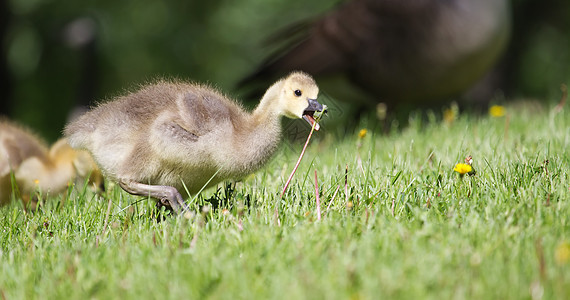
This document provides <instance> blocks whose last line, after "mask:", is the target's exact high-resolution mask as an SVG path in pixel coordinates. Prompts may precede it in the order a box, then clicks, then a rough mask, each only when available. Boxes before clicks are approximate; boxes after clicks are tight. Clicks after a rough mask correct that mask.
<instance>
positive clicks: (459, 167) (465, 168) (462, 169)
mask: <svg viewBox="0 0 570 300" xmlns="http://www.w3.org/2000/svg"><path fill="white" fill-rule="evenodd" d="M453 171H455V172H457V173H459V174H461V175H465V174H466V173H471V172H473V167H471V166H470V165H468V164H463V163H459V164H456V165H455V168H453Z"/></svg>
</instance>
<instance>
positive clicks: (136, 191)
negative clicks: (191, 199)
mask: <svg viewBox="0 0 570 300" xmlns="http://www.w3.org/2000/svg"><path fill="white" fill-rule="evenodd" d="M119 185H120V186H121V188H123V190H125V191H126V192H127V193H129V194H132V195H137V196H150V197H152V198H156V199H158V201H160V203H161V204H163V205H165V206H170V207H171V208H172V210H174V212H175V213H176V214H181V213H184V212H187V211H188V206H187V205H186V203H185V202H184V199H182V196H181V195H180V193H179V192H178V191H177V190H176V188H174V187H172V186H167V185H148V184H142V183H139V182H136V181H133V180H124V179H122V180H120V181H119Z"/></svg>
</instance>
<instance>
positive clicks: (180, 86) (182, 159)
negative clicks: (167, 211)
mask: <svg viewBox="0 0 570 300" xmlns="http://www.w3.org/2000/svg"><path fill="white" fill-rule="evenodd" d="M295 91H300V93H302V94H303V95H302V96H296V95H295V94H294V92H295ZM317 94H318V88H317V86H316V84H315V83H314V81H313V80H312V78H311V77H310V76H308V75H306V74H304V73H293V74H291V75H290V76H288V77H287V78H286V79H282V80H280V81H278V82H277V83H275V84H274V85H273V86H272V87H270V88H269V89H268V91H267V92H266V94H265V96H264V97H263V99H262V100H261V103H260V104H259V106H258V107H257V108H256V109H255V111H253V112H252V113H250V112H247V111H245V110H244V109H243V108H242V107H241V106H240V105H238V104H237V103H236V102H235V101H233V100H231V99H228V98H227V97H225V96H224V95H222V94H221V93H219V92H217V91H215V90H213V89H211V88H209V87H207V86H203V85H198V84H192V83H184V82H164V81H162V82H158V83H155V84H151V85H147V86H145V87H143V88H141V89H140V90H138V91H136V92H134V93H131V94H128V95H126V96H123V97H120V98H118V99H116V100H114V101H111V102H107V103H105V104H102V105H100V106H98V107H96V108H94V109H93V110H91V111H90V112H88V113H86V114H85V115H83V116H81V117H80V118H79V119H78V120H76V121H75V122H73V123H71V124H69V125H68V126H67V128H66V130H65V133H66V135H67V136H68V138H69V140H70V143H71V145H72V146H73V147H77V148H84V149H87V150H89V151H90V152H91V153H92V154H93V157H94V158H95V160H96V161H97V163H98V164H99V166H100V167H101V169H102V170H103V172H104V174H105V175H106V176H108V177H109V178H110V179H112V180H115V181H118V182H120V183H121V186H122V187H123V188H124V189H125V190H127V191H128V192H130V193H133V194H137V195H144V194H145V193H146V194H147V195H151V196H153V197H156V198H162V199H167V200H169V201H172V200H170V199H169V198H171V197H173V196H172V194H173V193H174V192H173V191H172V189H171V188H172V187H173V188H175V189H176V191H177V192H184V191H185V190H186V189H188V191H189V192H190V193H196V192H198V191H199V190H200V189H201V188H202V187H204V186H205V185H206V183H207V182H208V180H210V178H212V177H213V178H212V180H211V181H210V184H209V185H210V186H211V185H213V184H216V183H218V182H220V181H222V180H225V179H232V178H239V177H242V176H244V175H247V174H249V173H251V172H253V171H255V170H257V169H258V168H259V167H261V166H262V165H263V164H264V163H265V162H266V161H267V160H268V159H269V158H270V157H271V155H272V154H273V153H274V152H275V149H276V147H277V145H278V142H279V138H280V132H281V128H280V117H281V116H282V115H286V116H290V117H297V118H301V117H302V116H303V115H304V114H305V112H306V109H307V108H308V107H309V106H310V105H309V104H310V103H311V101H314V102H316V100H315V99H316V97H317ZM184 187H186V188H184ZM162 192H164V193H162ZM156 193H159V194H160V195H159V194H156ZM175 196H176V198H177V201H178V202H179V199H178V195H175ZM170 204H172V203H170ZM181 206H182V207H184V205H183V204H181ZM173 208H175V207H173Z"/></svg>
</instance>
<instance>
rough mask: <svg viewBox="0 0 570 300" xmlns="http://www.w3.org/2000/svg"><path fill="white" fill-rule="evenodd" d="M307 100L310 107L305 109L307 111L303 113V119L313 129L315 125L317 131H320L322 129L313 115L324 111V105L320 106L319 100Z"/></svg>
mask: <svg viewBox="0 0 570 300" xmlns="http://www.w3.org/2000/svg"><path fill="white" fill-rule="evenodd" d="M307 100H308V101H309V106H307V108H305V111H303V119H305V121H307V122H308V123H309V125H311V127H312V126H313V124H315V125H314V126H315V130H319V129H320V128H321V127H320V126H319V124H318V123H316V121H315V118H313V115H314V113H315V112H316V111H323V105H322V104H320V103H319V102H318V101H317V99H311V98H308V99H307Z"/></svg>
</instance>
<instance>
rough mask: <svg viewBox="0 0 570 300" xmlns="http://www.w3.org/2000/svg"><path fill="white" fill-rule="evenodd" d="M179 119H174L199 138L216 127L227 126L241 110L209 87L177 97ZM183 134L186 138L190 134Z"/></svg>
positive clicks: (182, 128) (181, 126)
mask: <svg viewBox="0 0 570 300" xmlns="http://www.w3.org/2000/svg"><path fill="white" fill-rule="evenodd" d="M176 104H177V108H178V114H177V117H178V119H175V120H173V121H174V122H175V123H176V124H178V126H179V127H180V129H181V130H184V131H185V132H187V133H188V134H190V135H192V136H194V137H196V138H199V137H202V136H205V135H207V134H208V133H210V132H212V131H213V130H214V129H216V128H218V129H219V128H225V127H227V126H228V124H229V122H231V121H232V118H234V117H235V116H234V115H235V113H236V112H237V111H239V108H238V106H237V105H236V104H235V103H234V102H232V101H229V100H227V99H226V98H225V97H224V96H223V95H221V94H219V93H217V92H216V91H213V90H210V89H208V88H203V87H200V88H197V89H196V91H189V92H186V93H184V94H183V95H182V96H181V97H179V98H178V99H177V103H176ZM188 134H182V135H181V136H182V137H184V138H190V135H188Z"/></svg>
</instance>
